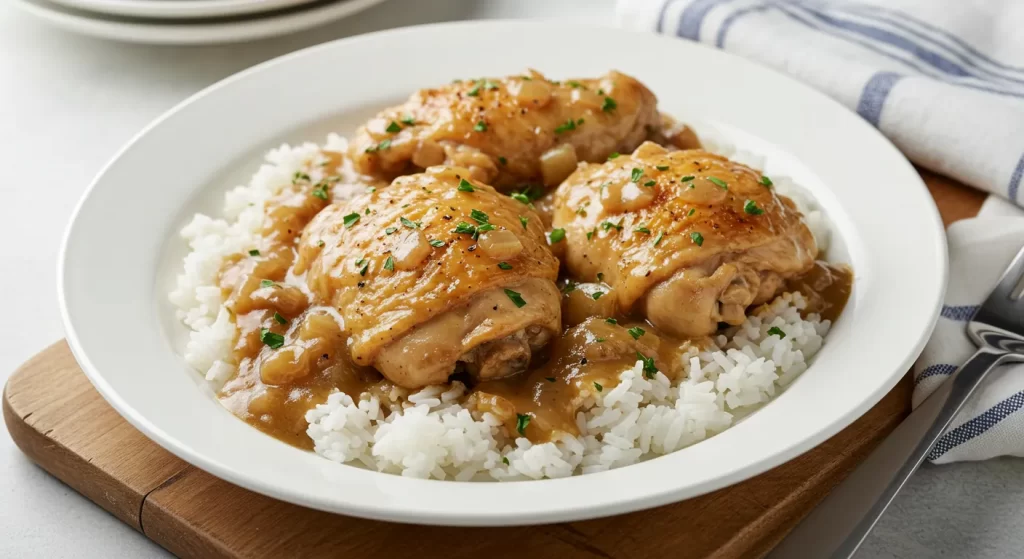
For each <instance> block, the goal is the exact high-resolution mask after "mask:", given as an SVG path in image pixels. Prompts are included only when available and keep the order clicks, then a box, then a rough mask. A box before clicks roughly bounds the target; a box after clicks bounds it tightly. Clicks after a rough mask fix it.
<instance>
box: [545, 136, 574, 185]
mask: <svg viewBox="0 0 1024 559" xmlns="http://www.w3.org/2000/svg"><path fill="white" fill-rule="evenodd" d="M578 161H579V160H578V159H577V158H576V148H575V147H573V146H572V144H562V145H560V146H558V147H554V148H551V149H549V150H548V151H546V152H545V153H544V155H541V156H540V172H541V174H542V175H543V177H544V184H546V185H548V186H555V185H557V184H559V183H561V182H562V181H563V180H565V178H566V177H568V176H569V175H571V174H572V172H573V171H575V170H576V163H577V162H578Z"/></svg>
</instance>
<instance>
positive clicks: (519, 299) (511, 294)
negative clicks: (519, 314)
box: [505, 289, 526, 309]
mask: <svg viewBox="0 0 1024 559" xmlns="http://www.w3.org/2000/svg"><path fill="white" fill-rule="evenodd" d="M505 295H507V296H508V298H509V299H510V300H511V301H512V302H513V303H515V305H516V307H518V308H520V309H521V308H523V307H524V306H525V305H526V301H524V300H523V296H522V295H520V294H519V293H517V292H515V291H512V290H511V289H506V290H505Z"/></svg>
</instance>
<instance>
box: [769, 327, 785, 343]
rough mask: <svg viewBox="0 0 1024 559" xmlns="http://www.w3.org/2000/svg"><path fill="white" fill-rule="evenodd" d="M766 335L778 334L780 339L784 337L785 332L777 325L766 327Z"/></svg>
mask: <svg viewBox="0 0 1024 559" xmlns="http://www.w3.org/2000/svg"><path fill="white" fill-rule="evenodd" d="M768 335H769V336H778V337H779V339H780V340H781V339H784V338H785V337H786V333H785V332H783V331H782V328H779V327H778V326H772V327H771V328H769V329H768Z"/></svg>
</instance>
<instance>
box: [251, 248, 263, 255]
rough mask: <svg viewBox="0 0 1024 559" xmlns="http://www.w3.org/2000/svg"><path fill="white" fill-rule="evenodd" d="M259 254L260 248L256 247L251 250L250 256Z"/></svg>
mask: <svg viewBox="0 0 1024 559" xmlns="http://www.w3.org/2000/svg"><path fill="white" fill-rule="evenodd" d="M259 255H260V251H259V249H255V248H254V249H252V250H250V251H249V256H259Z"/></svg>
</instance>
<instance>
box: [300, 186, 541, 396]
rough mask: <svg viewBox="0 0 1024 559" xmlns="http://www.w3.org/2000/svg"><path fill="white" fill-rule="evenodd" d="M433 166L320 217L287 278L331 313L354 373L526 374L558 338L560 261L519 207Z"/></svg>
mask: <svg viewBox="0 0 1024 559" xmlns="http://www.w3.org/2000/svg"><path fill="white" fill-rule="evenodd" d="M467 174H468V171H466V170H465V169H459V168H442V167H434V168H430V169H428V170H427V171H426V172H425V173H422V174H418V175H412V176H407V177H401V178H399V179H396V180H395V181H394V182H393V183H392V184H391V186H389V187H387V188H381V189H378V190H376V191H374V192H370V193H366V194H362V195H360V196H357V197H355V198H353V199H352V200H350V201H349V202H347V203H345V204H334V205H331V206H328V207H327V208H325V209H324V210H323V211H322V212H320V214H319V215H317V217H316V218H315V219H314V220H313V221H312V222H311V223H310V224H309V226H308V227H307V228H306V230H305V231H304V232H303V235H302V238H301V240H300V243H299V258H298V261H297V262H296V266H295V273H297V274H302V273H305V274H306V283H307V285H308V287H309V290H310V292H311V294H312V297H313V299H314V300H315V301H316V302H318V303H319V304H322V305H326V306H328V307H331V308H334V309H337V311H338V313H339V314H340V316H341V318H342V319H343V321H344V328H345V334H346V335H347V336H348V337H349V342H348V346H349V351H350V352H351V357H352V360H353V361H354V362H355V363H356V364H358V365H373V366H374V367H376V368H377V369H378V370H379V371H380V372H381V373H382V374H383V375H384V376H385V377H387V378H388V380H390V381H392V382H394V383H395V384H398V385H400V386H403V387H406V388H419V387H423V386H427V385H430V384H437V383H442V382H444V381H446V380H447V378H448V376H449V375H450V374H451V373H452V372H453V370H454V369H455V366H456V364H457V363H459V362H461V363H463V364H464V366H465V369H466V370H467V371H468V372H469V373H470V374H471V375H473V376H475V377H477V378H479V379H488V378H499V377H504V376H508V375H513V374H516V373H518V372H521V371H523V370H525V369H526V367H527V365H528V364H529V361H530V357H531V356H532V354H533V352H534V351H536V350H537V349H539V348H540V347H541V346H543V345H544V344H546V343H547V342H548V341H549V340H550V339H551V338H552V337H553V336H556V335H557V334H558V332H559V331H560V328H561V312H560V308H559V297H560V294H559V292H558V288H557V287H556V286H555V280H556V278H557V276H558V260H557V259H556V258H555V257H554V256H553V255H552V254H551V251H550V250H549V249H548V247H547V241H546V239H545V236H544V228H543V226H542V224H541V222H540V218H539V217H537V215H536V213H535V212H534V211H533V210H532V209H531V208H530V207H529V206H527V205H524V204H522V203H520V202H517V201H515V200H513V199H512V198H509V197H507V196H504V195H502V194H499V193H498V192H497V191H495V190H494V189H493V188H491V187H490V186H487V185H484V184H480V183H478V182H472V181H468V180H466V176H467Z"/></svg>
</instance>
